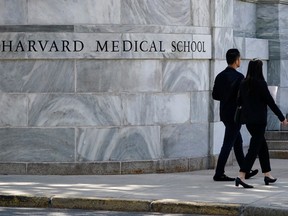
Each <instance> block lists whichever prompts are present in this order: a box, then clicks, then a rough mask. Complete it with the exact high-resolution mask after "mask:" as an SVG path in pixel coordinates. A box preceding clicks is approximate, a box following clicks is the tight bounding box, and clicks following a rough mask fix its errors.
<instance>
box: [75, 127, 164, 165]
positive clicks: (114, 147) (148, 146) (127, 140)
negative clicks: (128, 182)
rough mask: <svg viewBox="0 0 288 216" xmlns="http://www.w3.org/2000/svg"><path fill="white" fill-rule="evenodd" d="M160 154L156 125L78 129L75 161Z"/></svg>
mask: <svg viewBox="0 0 288 216" xmlns="http://www.w3.org/2000/svg"><path fill="white" fill-rule="evenodd" d="M162 155H163V153H162V146H161V145H160V127H158V126H147V127H124V128H107V129H106V128H103V129H95V128H80V129H78V130H77V161H137V160H151V159H156V158H161V157H162Z"/></svg>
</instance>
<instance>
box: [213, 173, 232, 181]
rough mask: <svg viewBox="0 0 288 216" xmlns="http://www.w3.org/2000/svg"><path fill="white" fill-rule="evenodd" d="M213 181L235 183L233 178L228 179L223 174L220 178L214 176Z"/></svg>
mask: <svg viewBox="0 0 288 216" xmlns="http://www.w3.org/2000/svg"><path fill="white" fill-rule="evenodd" d="M213 180H214V181H235V178H230V177H228V176H226V175H225V174H223V175H221V176H216V175H214V177H213Z"/></svg>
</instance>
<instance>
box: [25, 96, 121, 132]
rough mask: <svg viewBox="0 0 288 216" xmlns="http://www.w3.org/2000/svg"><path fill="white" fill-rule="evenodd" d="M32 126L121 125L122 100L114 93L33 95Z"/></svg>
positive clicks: (31, 103) (31, 106) (30, 114)
mask: <svg viewBox="0 0 288 216" xmlns="http://www.w3.org/2000/svg"><path fill="white" fill-rule="evenodd" d="M28 115H29V123H28V124H29V126H73V127H74V126H110V125H112V126H114V125H120V124H121V116H122V110H121V99H120V96H113V95H93V94H77V95H74V94H30V95H29V113H28Z"/></svg>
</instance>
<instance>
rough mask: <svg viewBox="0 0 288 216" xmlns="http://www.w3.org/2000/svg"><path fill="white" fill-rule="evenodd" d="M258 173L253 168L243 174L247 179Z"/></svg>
mask: <svg viewBox="0 0 288 216" xmlns="http://www.w3.org/2000/svg"><path fill="white" fill-rule="evenodd" d="M257 173H258V169H255V170H251V171H250V172H249V173H246V175H245V179H249V178H251V177H253V176H255V175H257Z"/></svg>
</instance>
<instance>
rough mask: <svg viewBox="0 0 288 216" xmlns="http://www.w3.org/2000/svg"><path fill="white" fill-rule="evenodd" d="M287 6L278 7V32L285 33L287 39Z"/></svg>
mask: <svg viewBox="0 0 288 216" xmlns="http://www.w3.org/2000/svg"><path fill="white" fill-rule="evenodd" d="M287 10H288V5H287V4H286V5H285V4H280V5H279V32H280V33H286V38H287V30H288V13H287Z"/></svg>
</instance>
